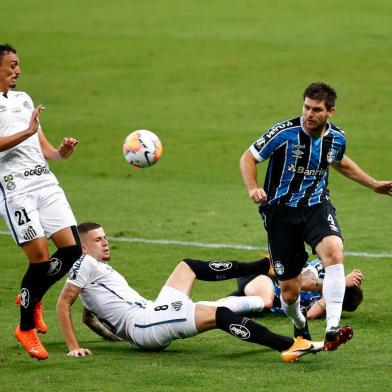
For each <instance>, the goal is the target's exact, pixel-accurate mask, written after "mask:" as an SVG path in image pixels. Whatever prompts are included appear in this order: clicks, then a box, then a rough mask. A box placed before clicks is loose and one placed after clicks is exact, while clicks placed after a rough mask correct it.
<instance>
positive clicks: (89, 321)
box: [82, 307, 122, 342]
mask: <svg viewBox="0 0 392 392" xmlns="http://www.w3.org/2000/svg"><path fill="white" fill-rule="evenodd" d="M82 320H83V322H84V323H85V324H86V325H87V326H88V327H89V328H90V329H91V330H92V331H94V332H95V333H96V334H98V335H99V336H102V337H103V338H104V339H106V340H111V341H113V342H118V341H122V339H121V338H120V337H118V336H117V335H115V334H114V333H113V332H112V331H110V329H109V328H107V327H106V326H105V325H104V324H103V323H101V321H99V319H98V317H97V316H95V314H94V313H92V312H90V311H89V310H88V309H86V308H85V307H83V319H82Z"/></svg>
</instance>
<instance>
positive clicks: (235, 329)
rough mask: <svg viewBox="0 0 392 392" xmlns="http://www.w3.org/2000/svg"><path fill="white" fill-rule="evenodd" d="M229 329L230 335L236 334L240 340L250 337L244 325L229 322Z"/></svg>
mask: <svg viewBox="0 0 392 392" xmlns="http://www.w3.org/2000/svg"><path fill="white" fill-rule="evenodd" d="M229 329H230V333H231V334H232V335H234V336H237V338H240V339H242V340H246V339H249V337H250V332H249V329H248V328H246V327H245V326H244V325H241V324H230V327H229Z"/></svg>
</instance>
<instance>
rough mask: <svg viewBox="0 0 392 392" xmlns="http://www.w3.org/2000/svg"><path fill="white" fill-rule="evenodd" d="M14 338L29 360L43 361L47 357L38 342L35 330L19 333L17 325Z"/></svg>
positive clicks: (46, 353)
mask: <svg viewBox="0 0 392 392" xmlns="http://www.w3.org/2000/svg"><path fill="white" fill-rule="evenodd" d="M15 337H16V339H18V341H19V343H21V344H22V346H23V347H24V348H25V350H26V351H27V353H28V354H29V355H30V357H31V358H37V359H39V360H44V359H47V358H48V357H49V354H48V352H47V351H46V350H45V347H44V346H43V345H42V343H41V342H40V340H39V337H38V334H37V330H36V329H35V328H33V329H30V330H28V331H21V330H20V328H19V324H18V325H17V326H16V329H15Z"/></svg>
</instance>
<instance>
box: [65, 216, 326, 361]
mask: <svg viewBox="0 0 392 392" xmlns="http://www.w3.org/2000/svg"><path fill="white" fill-rule="evenodd" d="M78 230H79V234H80V237H81V242H82V249H83V253H84V256H82V257H81V258H80V259H79V260H78V261H77V262H76V263H75V264H74V265H73V267H72V268H71V270H70V273H69V278H68V279H67V282H66V283H65V285H64V288H63V290H62V292H61V294H60V297H59V300H58V303H57V315H58V318H59V322H60V326H61V329H62V331H63V334H64V337H65V341H66V343H67V345H68V349H69V352H68V355H69V356H73V357H77V356H86V355H90V354H91V352H90V350H88V349H86V348H82V347H80V345H79V343H78V341H77V339H76V336H75V333H74V329H73V323H72V318H71V307H72V304H73V303H74V301H75V300H76V298H77V297H78V296H80V298H81V300H82V302H83V305H84V306H85V307H86V308H87V309H88V310H89V311H90V312H92V313H94V314H95V315H96V317H97V318H98V319H99V320H101V322H102V323H104V324H105V325H106V326H108V327H109V328H111V329H112V332H113V333H115V334H116V335H117V336H119V337H121V338H123V339H125V340H127V341H129V342H131V343H132V344H134V345H136V346H138V347H140V348H141V349H144V350H160V349H163V348H165V347H167V346H168V345H169V344H170V343H171V342H172V341H173V340H174V339H180V338H187V337H191V336H194V335H196V334H198V333H201V332H204V331H207V330H210V329H215V328H218V329H221V330H223V331H226V332H228V333H230V334H232V335H233V336H236V337H237V338H239V339H241V340H244V341H247V342H251V343H256V344H261V345H265V346H268V347H270V348H272V349H275V350H277V351H280V352H281V356H282V359H283V360H284V361H286V362H288V361H296V360H298V359H299V358H300V357H301V356H303V355H305V354H308V353H311V352H312V353H315V352H317V351H319V350H321V349H322V348H323V346H324V343H323V342H311V341H308V340H305V339H302V338H297V339H294V338H291V337H286V336H281V335H277V334H275V333H273V332H271V331H269V330H268V329H267V328H265V327H264V326H262V325H260V324H257V323H255V322H254V321H252V320H249V319H248V318H246V317H242V316H240V315H238V314H236V313H234V312H232V311H231V310H230V309H228V308H227V307H212V306H205V305H201V304H197V303H194V302H192V300H191V299H190V298H189V295H190V293H191V290H192V287H193V284H194V283H195V280H196V279H201V280H210V281H216V280H222V279H230V278H234V277H238V276H242V275H244V274H246V273H247V272H248V273H249V272H250V271H261V270H262V268H263V265H262V263H260V261H256V262H251V263H245V262H238V261H219V262H218V261H210V262H206V261H200V260H192V259H184V260H183V261H181V262H180V263H179V264H178V265H177V267H176V268H175V269H174V271H173V272H172V274H171V275H170V277H169V279H168V280H167V281H166V284H165V286H164V287H163V288H162V290H161V291H160V293H159V295H158V297H157V299H156V300H155V301H149V300H147V299H145V298H143V297H142V296H140V294H138V293H137V292H136V291H135V290H133V289H132V288H131V287H129V286H128V283H127V281H126V280H125V279H124V278H123V277H122V276H121V275H120V274H119V273H118V272H116V271H115V270H114V269H113V268H112V267H111V266H110V265H109V264H108V261H109V260H110V249H109V243H108V241H107V238H106V235H105V232H104V230H103V228H102V227H101V226H100V225H98V224H96V223H93V222H86V223H82V224H80V225H79V226H78Z"/></svg>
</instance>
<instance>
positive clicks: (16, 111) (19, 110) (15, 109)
mask: <svg viewBox="0 0 392 392" xmlns="http://www.w3.org/2000/svg"><path fill="white" fill-rule="evenodd" d="M21 111H22V109H21V108H12V109H11V112H12V113H20V112H21Z"/></svg>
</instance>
